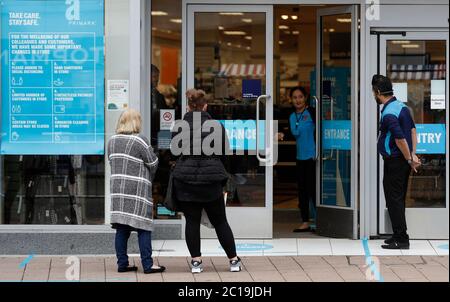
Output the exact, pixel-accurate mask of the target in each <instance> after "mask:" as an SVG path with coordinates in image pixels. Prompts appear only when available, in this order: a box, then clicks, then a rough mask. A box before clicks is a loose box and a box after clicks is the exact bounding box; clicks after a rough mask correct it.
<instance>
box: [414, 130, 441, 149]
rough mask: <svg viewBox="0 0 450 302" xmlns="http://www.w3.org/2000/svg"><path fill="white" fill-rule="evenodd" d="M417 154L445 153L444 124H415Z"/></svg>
mask: <svg viewBox="0 0 450 302" xmlns="http://www.w3.org/2000/svg"><path fill="white" fill-rule="evenodd" d="M416 131H417V150H416V152H417V154H445V145H446V137H445V124H416Z"/></svg>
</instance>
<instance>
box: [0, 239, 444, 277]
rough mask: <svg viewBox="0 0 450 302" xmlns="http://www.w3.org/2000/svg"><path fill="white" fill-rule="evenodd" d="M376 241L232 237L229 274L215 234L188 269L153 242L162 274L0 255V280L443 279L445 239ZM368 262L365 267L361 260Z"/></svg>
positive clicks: (90, 261)
mask: <svg viewBox="0 0 450 302" xmlns="http://www.w3.org/2000/svg"><path fill="white" fill-rule="evenodd" d="M380 244H381V241H378V240H377V241H367V240H343V239H292V238H289V239H274V240H237V241H236V246H237V251H238V254H239V255H240V257H241V258H242V262H243V270H242V272H239V273H231V272H229V271H228V270H229V264H228V260H227V259H226V257H225V254H224V251H223V250H222V249H221V247H220V244H219V243H218V241H217V240H215V239H206V240H202V250H203V262H204V267H205V270H204V272H203V273H201V274H191V273H190V266H189V262H190V257H189V256H188V255H189V254H188V252H187V248H186V244H185V242H184V241H183V240H162V241H154V242H153V250H154V253H153V258H154V260H155V262H156V263H158V264H160V265H164V266H166V267H167V270H166V271H165V272H164V273H158V274H149V275H145V274H143V273H142V267H141V265H140V259H139V255H130V264H131V265H133V264H135V265H136V266H138V268H139V270H138V272H130V273H117V266H116V258H115V256H114V255H74V256H59V255H32V254H30V255H19V256H14V255H3V256H2V255H0V282H79V281H81V282H367V281H372V282H449V271H448V264H449V258H448V241H445V240H444V241H428V240H419V241H411V249H410V250H404V251H386V250H382V249H381V248H380V247H379V245H380ZM368 264H369V265H368Z"/></svg>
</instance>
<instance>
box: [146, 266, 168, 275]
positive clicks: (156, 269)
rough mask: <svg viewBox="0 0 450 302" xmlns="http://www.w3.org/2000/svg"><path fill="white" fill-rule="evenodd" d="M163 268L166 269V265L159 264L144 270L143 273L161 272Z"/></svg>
mask: <svg viewBox="0 0 450 302" xmlns="http://www.w3.org/2000/svg"><path fill="white" fill-rule="evenodd" d="M165 270H166V267H165V266H162V265H161V266H160V267H158V268H151V269H150V270H147V271H144V274H154V273H162V272H164V271H165Z"/></svg>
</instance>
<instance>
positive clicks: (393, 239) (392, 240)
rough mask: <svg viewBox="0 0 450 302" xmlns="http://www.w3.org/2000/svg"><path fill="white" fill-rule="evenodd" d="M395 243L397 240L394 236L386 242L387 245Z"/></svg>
mask: <svg viewBox="0 0 450 302" xmlns="http://www.w3.org/2000/svg"><path fill="white" fill-rule="evenodd" d="M394 242H395V238H394V236H392V237H391V238H388V239H386V240H385V241H384V243H385V244H391V243H394Z"/></svg>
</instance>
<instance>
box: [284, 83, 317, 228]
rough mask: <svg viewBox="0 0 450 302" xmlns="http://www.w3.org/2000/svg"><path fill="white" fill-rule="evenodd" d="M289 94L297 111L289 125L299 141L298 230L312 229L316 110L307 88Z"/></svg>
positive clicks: (314, 192)
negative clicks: (310, 220) (299, 216)
mask: <svg viewBox="0 0 450 302" xmlns="http://www.w3.org/2000/svg"><path fill="white" fill-rule="evenodd" d="M290 97H291V100H292V103H293V105H294V109H295V112H293V113H292V114H291V116H290V117H289V126H290V129H291V133H292V135H293V136H294V137H295V140H296V143H297V182H298V204H299V208H300V212H301V216H302V224H301V225H300V226H299V227H298V228H296V229H294V232H295V233H298V232H308V231H311V229H310V225H309V202H310V199H311V200H312V201H313V204H315V200H316V164H315V157H316V143H315V137H314V136H315V117H316V115H315V114H316V113H315V109H314V108H312V107H310V106H309V104H308V103H309V102H308V93H307V91H306V89H305V88H304V87H296V88H293V89H292V90H291V93H290Z"/></svg>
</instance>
